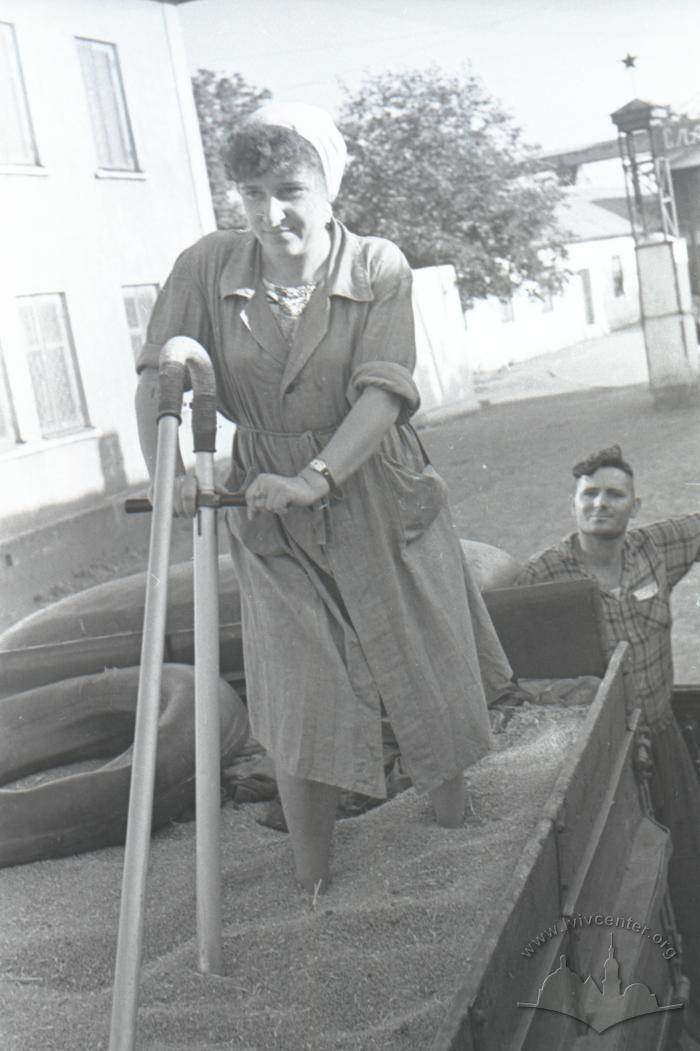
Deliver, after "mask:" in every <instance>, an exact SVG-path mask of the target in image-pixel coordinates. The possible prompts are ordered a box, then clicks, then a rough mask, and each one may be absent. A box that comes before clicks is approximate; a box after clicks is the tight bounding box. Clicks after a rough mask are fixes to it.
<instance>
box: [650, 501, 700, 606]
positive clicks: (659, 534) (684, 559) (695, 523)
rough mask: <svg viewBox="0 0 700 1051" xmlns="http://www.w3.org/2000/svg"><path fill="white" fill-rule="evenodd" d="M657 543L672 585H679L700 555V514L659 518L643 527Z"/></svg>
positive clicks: (655, 544)
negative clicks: (666, 518) (657, 520)
mask: <svg viewBox="0 0 700 1051" xmlns="http://www.w3.org/2000/svg"><path fill="white" fill-rule="evenodd" d="M641 531H642V532H644V533H645V534H646V536H648V537H649V538H650V539H651V540H652V541H653V543H654V546H655V547H656V549H657V551H658V552H659V554H660V556H661V558H662V559H663V562H664V565H665V566H666V576H667V579H668V583H669V586H670V587H672V588H673V587H675V586H676V584H677V583H678V581H679V580H682V579H683V577H684V576H685V575H686V573H687V572H688V570H689V569H690V568H691V566H692V565H693V562H696V561H697V560H698V559H699V558H700V514H692V515H683V516H682V517H681V518H670V519H668V520H667V521H665V522H655V523H654V524H653V525H650V526H644V527H643V528H642V530H641Z"/></svg>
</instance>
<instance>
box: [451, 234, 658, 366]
mask: <svg viewBox="0 0 700 1051" xmlns="http://www.w3.org/2000/svg"><path fill="white" fill-rule="evenodd" d="M567 247H568V259H567V261H566V268H567V270H568V271H569V272H570V274H571V276H570V278H569V280H568V282H567V284H566V287H565V288H564V290H563V292H562V293H561V294H560V295H558V296H554V297H552V300H551V304H548V305H549V306H551V309H547V308H546V305H545V303H543V301H542V300H540V299H531V298H529V297H528V296H527V294H526V293H524V292H521V293H518V294H516V295H515V296H514V297H513V300H512V314H513V317H512V320H504V312H503V307H502V305H501V303H500V302H499V301H498V300H497V299H487V300H482V301H479V302H477V303H476V304H475V306H474V307H473V308H472V309H471V310H469V311H467V312H466V315H465V320H466V327H467V340H466V347H467V354H468V360H469V365H470V367H471V368H472V370H473V371H474V372H492V371H495V370H497V369H500V368H503V367H504V366H506V365H508V364H511V363H512V362H516V361H524V360H526V359H529V358H534V357H537V356H538V355H540V354H547V353H548V352H550V351H553V350H559V349H561V348H562V347H568V346H572V345H573V344H575V343H579V342H582V341H584V340H586V339H594V338H596V337H598V336H603V335H606V334H607V333H608V332H610V331H611V330H613V329H616V328H621V327H623V326H624V325H629V324H633V323H634V322H636V321H638V320H639V294H638V282H637V269H636V262H635V256H634V243H633V241H632V238H631V237H611V238H604V239H600V240H595V241H584V242H576V243H573V244H570V245H568V246H567ZM615 258H619V259H620V261H621V265H622V273H623V279H624V292H623V294H621V295H616V294H615V288H614V282H613V259H615ZM580 271H587V272H588V274H589V276H590V285H591V299H592V307H593V321H592V322H591V321H590V320H589V317H588V316H587V312H586V303H585V297H584V290H583V283H582V282H583V279H582V278H581V277H580V276H579V274H580Z"/></svg>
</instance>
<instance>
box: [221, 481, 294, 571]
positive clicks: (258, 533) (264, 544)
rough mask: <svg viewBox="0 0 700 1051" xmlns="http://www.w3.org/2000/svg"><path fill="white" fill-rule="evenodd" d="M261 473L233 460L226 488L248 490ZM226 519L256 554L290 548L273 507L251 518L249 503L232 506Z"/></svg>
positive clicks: (285, 550)
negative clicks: (247, 505)
mask: <svg viewBox="0 0 700 1051" xmlns="http://www.w3.org/2000/svg"><path fill="white" fill-rule="evenodd" d="M259 473H260V472H259V471H258V469H257V468H256V467H250V468H248V470H244V469H243V468H242V467H240V466H239V465H238V464H236V463H235V461H234V463H233V464H232V466H231V471H230V473H229V476H228V478H227V479H226V488H227V489H228V490H229V491H230V492H233V493H238V492H245V490H246V489H247V488H248V486H249V485H250V484H251V483H252V482H253V480H254V479H255V478H256V477H257V476H258V474H259ZM226 522H227V524H228V527H229V529H230V530H231V532H232V533H233V535H234V536H235V537H238V539H239V540H240V542H241V543H242V544H243V546H244V547H247V548H248V550H249V551H253V552H254V553H255V554H256V555H267V556H271V555H284V554H285V553H286V552H287V550H288V546H287V544H286V542H285V537H284V532H283V531H282V527H281V526H280V522H279V518H278V516H277V515H275V514H273V513H272V512H271V511H261V512H260V513H259V514H257V515H255V516H254V517H253V518H248V508H247V507H229V508H228V509H227V512H226Z"/></svg>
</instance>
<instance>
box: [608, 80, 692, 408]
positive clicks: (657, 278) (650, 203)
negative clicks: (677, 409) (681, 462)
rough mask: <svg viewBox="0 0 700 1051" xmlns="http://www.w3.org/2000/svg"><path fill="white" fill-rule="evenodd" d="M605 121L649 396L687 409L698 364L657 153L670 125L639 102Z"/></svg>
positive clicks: (670, 202)
mask: <svg viewBox="0 0 700 1051" xmlns="http://www.w3.org/2000/svg"><path fill="white" fill-rule="evenodd" d="M611 120H612V122H613V124H614V125H615V127H616V128H617V131H618V141H619V147H620V157H621V160H622V167H623V171H624V174H625V191H626V194H627V208H628V211H629V218H630V223H631V226H632V235H633V237H634V242H635V253H636V257H637V273H638V275H639V298H640V307H641V316H642V327H643V331H644V345H645V347H646V355H647V364H648V368H649V384H650V388H651V392H652V395H653V398H654V401H655V402H657V403H667V404H668V403H670V404H683V403H687V402H689V401H693V400H695V399H696V398H698V397H700V366H699V358H698V344H697V338H696V332H695V320H694V317H693V313H692V299H691V293H690V278H689V273H688V249H687V245H686V242H685V240H684V238H682V237H680V236H679V233H678V219H677V215H676V205H675V200H674V196H673V183H672V181H671V170H670V166H669V163H668V157H667V156H666V151H665V149H664V142H665V132H667V131H668V128H669V127H671V126H674V122H673V121H672V118H671V116H670V113H669V109H668V107H667V106H655V105H653V104H652V103H649V102H643V101H641V100H640V99H633V100H632V101H631V102H628V103H627V105H625V106H623V107H622V108H621V109H619V110H616V111H615V113H612V114H611Z"/></svg>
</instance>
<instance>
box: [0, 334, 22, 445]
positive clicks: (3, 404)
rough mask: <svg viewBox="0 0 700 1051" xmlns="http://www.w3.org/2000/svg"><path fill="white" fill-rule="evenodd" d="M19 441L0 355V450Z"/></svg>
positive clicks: (8, 387) (10, 396) (3, 363)
mask: <svg viewBox="0 0 700 1051" xmlns="http://www.w3.org/2000/svg"><path fill="white" fill-rule="evenodd" d="M18 440H19V431H18V429H17V419H16V417H15V410H14V406H13V404H12V395H11V394H10V386H9V384H8V382H7V373H6V372H5V362H4V361H3V360H2V356H1V355H0V449H7V448H9V447H10V446H13V445H15V444H16V443H17V441H18Z"/></svg>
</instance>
